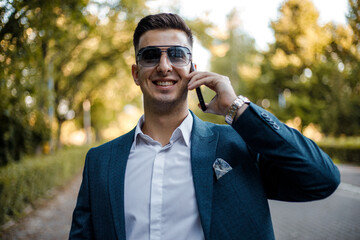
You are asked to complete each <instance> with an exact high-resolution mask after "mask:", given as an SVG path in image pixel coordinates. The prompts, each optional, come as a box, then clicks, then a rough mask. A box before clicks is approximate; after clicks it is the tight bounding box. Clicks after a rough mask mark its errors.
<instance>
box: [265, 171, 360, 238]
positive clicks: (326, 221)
mask: <svg viewBox="0 0 360 240" xmlns="http://www.w3.org/2000/svg"><path fill="white" fill-rule="evenodd" d="M339 169H340V172H341V184H340V186H339V187H338V189H337V190H336V191H335V193H334V194H333V195H331V196H330V197H329V198H327V199H325V200H321V201H314V202H308V203H287V202H279V201H270V209H271V214H272V219H273V225H274V230H275V236H276V239H277V240H297V239H299V240H300V239H301V240H359V239H360V167H352V166H347V165H340V166H339Z"/></svg>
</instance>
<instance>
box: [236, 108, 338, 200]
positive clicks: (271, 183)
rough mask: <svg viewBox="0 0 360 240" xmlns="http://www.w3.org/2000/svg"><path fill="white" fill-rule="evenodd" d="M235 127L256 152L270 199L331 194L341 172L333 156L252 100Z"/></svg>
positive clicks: (306, 198) (309, 197)
mask: <svg viewBox="0 0 360 240" xmlns="http://www.w3.org/2000/svg"><path fill="white" fill-rule="evenodd" d="M233 128H234V129H235V130H236V131H237V132H238V133H239V134H240V135H241V137H242V138H243V139H244V140H245V142H246V144H247V145H248V147H249V149H251V150H252V151H254V152H256V153H257V161H258V166H259V170H260V174H261V177H262V181H263V184H264V187H265V190H266V194H267V197H268V198H269V199H275V200H283V201H311V200H318V199H323V198H325V197H327V196H329V195H330V194H332V193H333V192H334V191H335V190H336V188H337V186H338V185H339V183H340V173H339V170H338V168H337V167H336V166H335V165H334V163H333V161H332V160H331V159H330V157H329V156H328V155H327V154H326V153H324V152H323V151H322V150H321V149H320V148H319V147H318V146H317V145H316V144H315V143H314V142H313V141H311V140H310V139H308V138H306V137H305V136H303V135H302V134H301V133H300V132H299V131H297V130H295V129H292V128H290V127H288V126H287V125H285V124H284V123H282V122H280V121H279V120H278V119H277V118H276V117H275V116H274V115H272V114H271V113H269V112H267V111H266V110H264V109H262V108H261V107H259V106H257V105H255V104H253V103H250V105H249V107H248V108H247V109H246V110H245V112H244V113H243V114H242V115H241V116H240V117H239V118H238V119H237V121H235V122H234V123H233Z"/></svg>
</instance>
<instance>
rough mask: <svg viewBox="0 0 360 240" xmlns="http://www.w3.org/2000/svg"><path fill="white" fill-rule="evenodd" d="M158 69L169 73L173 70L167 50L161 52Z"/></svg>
mask: <svg viewBox="0 0 360 240" xmlns="http://www.w3.org/2000/svg"><path fill="white" fill-rule="evenodd" d="M157 71H159V72H162V73H167V72H170V71H172V65H171V62H170V59H169V58H168V56H167V53H166V51H164V52H162V53H161V57H160V61H159V65H158V66H157Z"/></svg>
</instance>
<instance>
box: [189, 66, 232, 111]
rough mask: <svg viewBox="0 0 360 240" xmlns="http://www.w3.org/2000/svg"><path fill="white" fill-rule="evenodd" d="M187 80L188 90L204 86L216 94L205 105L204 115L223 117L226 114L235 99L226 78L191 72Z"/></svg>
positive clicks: (211, 73) (213, 74) (215, 74)
mask: <svg viewBox="0 0 360 240" xmlns="http://www.w3.org/2000/svg"><path fill="white" fill-rule="evenodd" d="M188 78H189V80H190V81H189V84H188V89H189V90H194V89H195V88H197V87H200V86H201V85H205V86H207V87H208V88H210V89H211V90H213V91H214V92H215V93H216V95H215V97H214V98H213V99H212V100H211V101H210V102H209V103H207V104H206V107H207V109H206V111H205V112H206V113H213V114H217V115H223V116H225V115H226V114H227V112H228V110H229V108H230V106H231V104H232V103H233V102H234V101H235V99H236V98H237V96H236V94H235V91H234V89H233V87H232V86H231V82H230V80H229V78H228V77H226V76H222V75H220V74H217V73H213V72H192V73H190V74H189V76H188Z"/></svg>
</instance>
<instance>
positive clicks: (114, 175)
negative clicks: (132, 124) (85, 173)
mask: <svg viewBox="0 0 360 240" xmlns="http://www.w3.org/2000/svg"><path fill="white" fill-rule="evenodd" d="M134 133H135V129H133V130H132V131H131V132H129V133H127V134H125V135H124V136H122V137H120V138H119V139H117V140H115V141H114V143H113V145H112V148H111V159H110V164H109V169H108V177H109V194H110V204H111V210H112V213H113V219H114V224H115V229H116V234H117V238H118V239H125V212H124V182H125V169H126V163H127V160H128V157H129V153H130V148H131V145H132V143H133V140H134Z"/></svg>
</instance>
